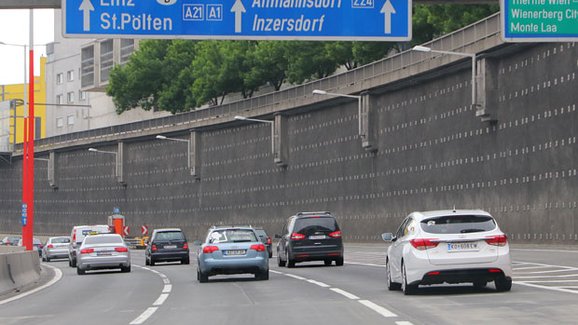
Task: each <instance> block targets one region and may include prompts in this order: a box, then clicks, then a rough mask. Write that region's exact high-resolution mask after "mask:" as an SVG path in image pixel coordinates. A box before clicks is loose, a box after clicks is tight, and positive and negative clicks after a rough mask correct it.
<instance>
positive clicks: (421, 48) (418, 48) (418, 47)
mask: <svg viewBox="0 0 578 325" xmlns="http://www.w3.org/2000/svg"><path fill="white" fill-rule="evenodd" d="M412 50H413V51H417V52H431V53H440V54H449V55H458V56H465V57H470V58H472V80H471V83H472V107H473V108H477V100H476V54H475V53H464V52H452V51H441V50H432V49H431V48H429V47H426V46H421V45H416V46H414V47H413V48H412Z"/></svg>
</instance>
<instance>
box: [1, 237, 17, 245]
mask: <svg viewBox="0 0 578 325" xmlns="http://www.w3.org/2000/svg"><path fill="white" fill-rule="evenodd" d="M20 238H21V237H20V236H6V237H4V238H2V240H1V241H0V245H4V246H18V241H19V240H20Z"/></svg>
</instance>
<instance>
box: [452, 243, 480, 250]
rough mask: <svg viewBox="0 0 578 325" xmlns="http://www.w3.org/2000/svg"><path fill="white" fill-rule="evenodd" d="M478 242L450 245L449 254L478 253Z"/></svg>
mask: <svg viewBox="0 0 578 325" xmlns="http://www.w3.org/2000/svg"><path fill="white" fill-rule="evenodd" d="M478 250H479V249H478V243H477V242H466V243H448V252H477V251H478Z"/></svg>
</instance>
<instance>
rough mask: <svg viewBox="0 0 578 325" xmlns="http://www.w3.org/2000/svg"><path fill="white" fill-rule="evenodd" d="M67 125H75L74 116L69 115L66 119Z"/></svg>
mask: <svg viewBox="0 0 578 325" xmlns="http://www.w3.org/2000/svg"><path fill="white" fill-rule="evenodd" d="M66 124H68V125H74V115H68V116H67V117H66Z"/></svg>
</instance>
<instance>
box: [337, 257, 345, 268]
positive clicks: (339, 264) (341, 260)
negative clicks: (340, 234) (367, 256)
mask: <svg viewBox="0 0 578 325" xmlns="http://www.w3.org/2000/svg"><path fill="white" fill-rule="evenodd" d="M335 265H337V266H343V257H340V258H338V259H336V260H335Z"/></svg>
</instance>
